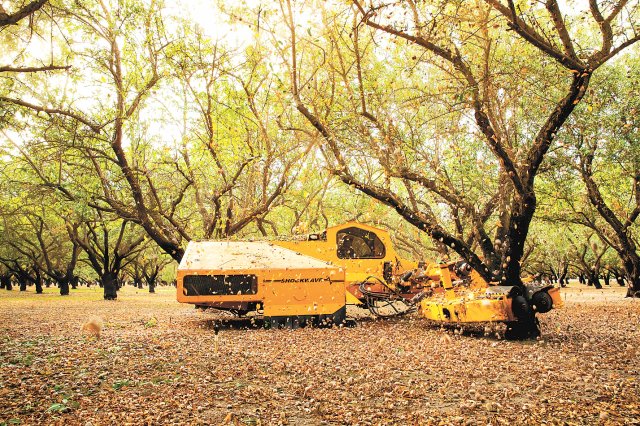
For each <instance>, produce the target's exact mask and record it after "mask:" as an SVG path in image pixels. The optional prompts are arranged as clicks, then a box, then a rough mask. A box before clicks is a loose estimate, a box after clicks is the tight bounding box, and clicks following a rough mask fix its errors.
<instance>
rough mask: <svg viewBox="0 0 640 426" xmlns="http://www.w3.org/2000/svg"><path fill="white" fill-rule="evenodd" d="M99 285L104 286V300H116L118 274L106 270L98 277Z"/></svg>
mask: <svg viewBox="0 0 640 426" xmlns="http://www.w3.org/2000/svg"><path fill="white" fill-rule="evenodd" d="M100 286H101V287H102V288H104V299H105V300H116V299H117V298H118V275H117V274H114V273H113V272H107V273H106V274H104V275H102V276H101V277H100Z"/></svg>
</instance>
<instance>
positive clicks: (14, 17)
mask: <svg viewBox="0 0 640 426" xmlns="http://www.w3.org/2000/svg"><path fill="white" fill-rule="evenodd" d="M47 1H49V0H35V1H32V2H31V3H29V4H27V5H26V6H23V7H22V9H20V10H18V11H17V12H16V13H13V14H8V13H6V12H5V10H4V8H2V9H0V28H1V27H5V26H7V25H14V24H17V23H18V22H19V21H20V20H22V19H24V18H26V17H27V16H29V15H31V14H33V13H35V12H37V11H38V10H39V9H40V8H42V6H44V5H45V4H46V3H47Z"/></svg>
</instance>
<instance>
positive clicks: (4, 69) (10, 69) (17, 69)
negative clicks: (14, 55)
mask: <svg viewBox="0 0 640 426" xmlns="http://www.w3.org/2000/svg"><path fill="white" fill-rule="evenodd" d="M68 69H71V65H44V66H41V67H12V66H10V65H4V66H0V72H40V71H57V70H68Z"/></svg>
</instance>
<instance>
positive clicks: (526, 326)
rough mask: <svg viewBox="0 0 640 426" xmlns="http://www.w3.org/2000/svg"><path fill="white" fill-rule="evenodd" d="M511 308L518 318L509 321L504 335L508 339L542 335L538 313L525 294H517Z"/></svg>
mask: <svg viewBox="0 0 640 426" xmlns="http://www.w3.org/2000/svg"><path fill="white" fill-rule="evenodd" d="M511 309H512V311H513V314H514V315H515V316H516V318H518V320H517V321H513V322H508V323H507V331H506V332H505V335H504V337H505V338H506V339H508V340H524V339H535V338H536V337H538V336H540V326H539V323H538V320H537V319H536V314H535V312H534V310H533V308H532V307H531V305H530V304H529V302H528V301H527V299H525V297H524V296H515V297H514V298H513V299H512V300H511Z"/></svg>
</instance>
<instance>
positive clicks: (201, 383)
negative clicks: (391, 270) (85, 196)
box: [0, 287, 640, 426]
mask: <svg viewBox="0 0 640 426" xmlns="http://www.w3.org/2000/svg"><path fill="white" fill-rule="evenodd" d="M174 291H175V290H174V289H173V288H160V289H158V293H157V294H149V293H147V292H146V291H144V290H137V289H135V288H132V287H128V288H125V289H123V290H122V291H121V292H120V295H119V298H118V300H117V301H104V300H102V299H101V293H100V289H98V288H95V289H82V290H77V291H73V292H72V295H71V296H67V297H64V298H63V297H60V296H58V295H57V294H56V291H55V289H53V288H52V289H47V290H46V293H45V294H43V295H36V294H34V293H33V291H28V292H23V293H20V292H18V291H17V290H14V291H11V292H7V291H4V290H2V291H0V425H5V424H6V425H10V424H23V425H24V424H34V425H44V424H65V425H76V424H78V425H85V426H89V425H102V424H117V425H124V424H132V425H133V424H134V425H138V424H236V425H259V424H290V425H322V424H326V425H334V424H360V425H369V424H376V425H377V424H398V425H410V424H434V425H436V424H468V425H475V424H484V425H486V424H492V425H501V424H505V425H511V424H531V425H539V424H570V425H572V424H584V425H592V424H611V425H619V424H640V401H639V398H640V385H639V383H638V381H639V380H640V374H639V373H640V356H639V355H640V352H639V351H640V349H639V343H640V300H638V299H635V300H630V299H625V298H624V297H623V296H624V289H622V288H618V287H612V288H605V289H603V290H601V291H598V290H593V289H587V288H586V287H580V288H569V289H565V290H563V292H564V296H565V299H566V307H565V308H564V309H562V310H553V311H552V312H550V313H548V314H546V315H543V316H541V318H540V320H541V323H542V330H543V336H542V338H541V339H540V340H538V341H527V342H510V341H505V340H502V339H501V338H500V328H499V327H498V330H497V334H498V335H496V331H495V330H491V329H489V328H487V330H484V329H483V328H482V327H481V328H475V329H472V330H463V331H462V332H460V331H459V330H456V329H452V328H449V329H441V328H440V327H438V326H437V325H435V324H433V323H429V322H427V321H425V320H421V319H419V318H417V317H406V318H402V319H396V320H387V321H371V320H361V321H360V322H359V324H358V326H357V327H355V328H334V329H308V328H307V329H299V330H263V329H257V330H238V329H224V330H222V331H221V332H220V334H219V337H218V352H217V353H216V351H215V347H216V339H215V337H214V333H213V331H212V329H211V328H212V318H213V317H212V314H210V313H206V312H205V313H203V312H200V311H197V310H195V309H194V308H193V307H191V306H185V305H180V304H178V303H177V302H175V294H174ZM94 317H96V318H100V319H102V321H104V328H103V330H102V336H101V338H100V339H99V340H96V339H93V338H90V337H87V336H84V335H83V334H82V332H81V330H80V329H81V326H82V325H83V323H85V322H86V321H88V320H89V319H91V318H94Z"/></svg>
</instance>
